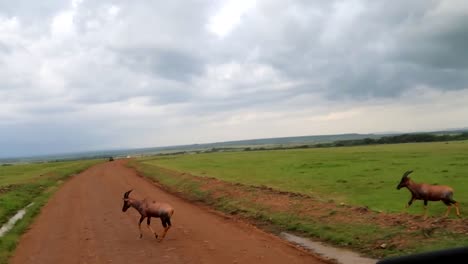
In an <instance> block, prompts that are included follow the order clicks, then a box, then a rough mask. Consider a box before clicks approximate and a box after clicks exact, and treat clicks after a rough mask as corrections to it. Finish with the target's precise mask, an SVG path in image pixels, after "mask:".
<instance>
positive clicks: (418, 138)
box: [322, 132, 468, 147]
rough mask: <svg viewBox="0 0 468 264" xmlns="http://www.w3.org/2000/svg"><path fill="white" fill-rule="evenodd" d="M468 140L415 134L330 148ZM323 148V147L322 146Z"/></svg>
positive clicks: (460, 136) (464, 136) (461, 136)
mask: <svg viewBox="0 0 468 264" xmlns="http://www.w3.org/2000/svg"><path fill="white" fill-rule="evenodd" d="M466 139H468V132H463V133H461V134H452V135H450V134H444V135H437V134H429V133H417V134H402V135H397V136H386V137H381V138H377V139H374V138H364V139H355V140H339V141H335V142H333V143H331V146H335V147H342V146H358V145H374V144H396V143H417V142H437V141H454V140H466ZM322 147H324V146H322Z"/></svg>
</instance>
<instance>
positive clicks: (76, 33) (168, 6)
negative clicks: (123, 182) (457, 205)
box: [0, 0, 468, 157]
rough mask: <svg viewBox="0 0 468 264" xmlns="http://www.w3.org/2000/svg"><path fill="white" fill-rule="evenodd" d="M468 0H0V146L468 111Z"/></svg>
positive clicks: (409, 125) (218, 136)
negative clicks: (467, 0)
mask: <svg viewBox="0 0 468 264" xmlns="http://www.w3.org/2000/svg"><path fill="white" fill-rule="evenodd" d="M467 47H468V4H467V3H466V1H464V0H459V1H456V0H447V1H429V0H420V1H418V0H413V1H403V0H402V1H374V0H368V1H359V0H343V1H329V0H322V1H318V0H317V1H312V0H297V1H284V0H257V1H254V0H228V1H218V0H212V1H204V0H193V1H188V0H183V1H182V0H180V1H179V0H177V1H176V0H171V1H149V0H148V1H142V0H132V1H128V0H122V1H108V0H103V1H101V0H100V1H91V0H73V1H68V2H67V1H64V0H41V1H33V0H30V1H26V0H15V1H10V0H0V157H6V156H19V155H40V154H47V153H61V152H72V151H87V150H100V149H115V148H133V147H154V146H169V145H179V144H192V143H207V142H218V141H228V140H240V139H252V138H265V137H285V136H302V135H320V134H337V133H352V132H356V133H370V132H387V131H422V130H424V131H427V130H439V129H447V128H458V127H467V126H468V125H467V124H468V122H467V121H468V49H467Z"/></svg>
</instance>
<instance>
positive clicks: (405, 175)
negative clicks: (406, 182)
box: [403, 170, 413, 178]
mask: <svg viewBox="0 0 468 264" xmlns="http://www.w3.org/2000/svg"><path fill="white" fill-rule="evenodd" d="M412 172H413V171H412V170H409V171H407V172H405V173H404V174H403V178H406V177H408V175H410V174H411V173H412Z"/></svg>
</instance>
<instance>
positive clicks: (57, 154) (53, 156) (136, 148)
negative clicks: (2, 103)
mask: <svg viewBox="0 0 468 264" xmlns="http://www.w3.org/2000/svg"><path fill="white" fill-rule="evenodd" d="M464 130H468V127H462V128H447V129H439V130H427V131H416V132H401V131H386V132H371V133H356V132H350V133H335V134H319V135H302V136H279V137H264V138H250V139H237V140H227V141H214V142H204V143H188V144H177V145H165V146H152V147H124V148H109V149H95V150H79V151H66V152H54V153H49V154H37V155H17V156H0V161H2V160H16V159H35V158H55V157H56V158H58V157H60V156H76V155H79V154H89V155H90V154H99V153H100V152H102V154H108V153H109V152H119V151H136V150H145V149H146V150H149V149H167V148H180V147H186V146H197V145H210V144H223V143H235V142H242V141H256V140H273V139H286V138H301V137H321V136H324V137H325V136H343V135H395V134H415V133H437V132H452V131H464Z"/></svg>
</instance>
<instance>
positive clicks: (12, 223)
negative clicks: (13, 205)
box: [0, 203, 34, 237]
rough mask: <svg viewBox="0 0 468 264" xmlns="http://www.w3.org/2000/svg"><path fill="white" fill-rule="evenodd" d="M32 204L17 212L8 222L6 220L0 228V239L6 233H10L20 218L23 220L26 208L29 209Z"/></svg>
mask: <svg viewBox="0 0 468 264" xmlns="http://www.w3.org/2000/svg"><path fill="white" fill-rule="evenodd" d="M33 204H34V203H30V204H28V206H26V207H25V208H23V209H21V210H19V211H18V212H17V213H16V214H15V215H14V216H13V217H11V218H10V220H8V222H7V223H6V224H4V225H3V226H2V228H0V237H2V236H4V235H5V234H6V233H7V232H8V231H10V229H12V228H13V226H15V223H16V222H17V221H18V220H20V219H21V218H23V216H24V215H25V214H26V208H28V207H30V206H31V205H33Z"/></svg>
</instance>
